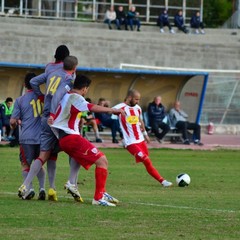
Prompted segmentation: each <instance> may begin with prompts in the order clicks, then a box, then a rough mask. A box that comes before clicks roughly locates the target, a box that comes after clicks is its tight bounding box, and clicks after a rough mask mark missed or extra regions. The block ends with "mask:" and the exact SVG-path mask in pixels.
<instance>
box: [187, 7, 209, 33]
mask: <svg viewBox="0 0 240 240" xmlns="http://www.w3.org/2000/svg"><path fill="white" fill-rule="evenodd" d="M190 25H191V28H194V29H195V33H196V34H199V32H200V33H201V34H205V31H204V24H203V22H201V19H200V12H199V11H197V12H196V13H195V14H194V15H193V16H192V18H191V21H190Z"/></svg>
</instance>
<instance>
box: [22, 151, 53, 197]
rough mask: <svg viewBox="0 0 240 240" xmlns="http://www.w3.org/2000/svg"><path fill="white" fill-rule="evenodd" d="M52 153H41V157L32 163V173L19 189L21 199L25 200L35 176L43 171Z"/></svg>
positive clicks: (30, 172)
mask: <svg viewBox="0 0 240 240" xmlns="http://www.w3.org/2000/svg"><path fill="white" fill-rule="evenodd" d="M50 153H51V151H46V152H40V155H39V157H38V158H37V159H36V160H35V161H34V162H33V163H32V165H31V167H30V171H29V173H28V175H27V177H26V179H25V180H24V182H23V184H22V185H21V186H20V188H19V189H18V195H19V197H22V198H25V197H26V194H27V192H28V189H30V184H31V182H32V180H33V178H34V177H35V176H37V174H38V173H39V171H40V170H41V168H42V166H43V164H44V163H45V162H46V161H47V159H48V158H49V156H50Z"/></svg>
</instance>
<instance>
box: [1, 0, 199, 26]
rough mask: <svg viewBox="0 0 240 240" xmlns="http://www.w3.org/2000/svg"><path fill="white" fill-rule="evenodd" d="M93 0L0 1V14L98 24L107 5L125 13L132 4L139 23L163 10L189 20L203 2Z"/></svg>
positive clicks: (146, 21)
mask: <svg viewBox="0 0 240 240" xmlns="http://www.w3.org/2000/svg"><path fill="white" fill-rule="evenodd" d="M141 2H143V3H141V4H140V3H139V1H134V0H126V1H121V2H120V1H117V0H116V1H114V0H105V1H96V0H84V1H78V0H1V1H0V3H1V4H0V14H1V15H2V16H19V17H25V18H30V17H31V18H33V17H35V18H48V19H65V20H76V21H102V20H103V18H104V14H105V12H106V10H107V8H109V7H110V6H111V5H114V6H115V7H117V6H119V5H122V6H123V7H124V10H125V11H128V9H129V6H130V5H132V4H134V5H135V6H136V9H137V11H138V12H139V14H140V16H139V17H140V20H141V21H142V22H143V23H155V22H156V19H157V17H158V15H159V14H160V13H161V12H162V11H163V9H165V8H166V9H168V12H169V17H170V19H173V17H174V15H175V14H176V12H177V11H178V10H180V9H182V10H183V17H184V18H185V20H186V22H188V21H189V19H190V17H191V16H192V14H193V12H195V11H197V10H198V11H200V13H201V16H202V14H203V0H199V1H197V3H196V1H194V3H193V2H192V1H189V0H188V1H187V0H179V1H178V4H177V5H176V3H175V4H173V3H172V1H171V0H159V1H156V2H157V4H151V1H150V0H146V1H141Z"/></svg>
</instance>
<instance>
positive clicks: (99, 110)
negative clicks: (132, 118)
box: [89, 103, 125, 115]
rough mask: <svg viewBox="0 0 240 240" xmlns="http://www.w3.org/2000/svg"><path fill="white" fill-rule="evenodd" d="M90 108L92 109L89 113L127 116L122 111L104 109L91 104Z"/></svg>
mask: <svg viewBox="0 0 240 240" xmlns="http://www.w3.org/2000/svg"><path fill="white" fill-rule="evenodd" d="M89 108H90V109H89V111H91V112H95V113H100V112H105V113H110V114H115V115H120V114H122V115H125V113H124V111H123V110H122V109H116V108H108V107H102V106H99V105H95V104H90V103H89Z"/></svg>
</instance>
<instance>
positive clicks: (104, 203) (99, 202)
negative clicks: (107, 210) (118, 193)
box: [92, 198, 116, 207]
mask: <svg viewBox="0 0 240 240" xmlns="http://www.w3.org/2000/svg"><path fill="white" fill-rule="evenodd" d="M92 205H98V206H104V207H116V205H115V204H114V203H110V202H108V201H106V200H105V199H104V198H102V199H99V200H95V199H93V200H92Z"/></svg>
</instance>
